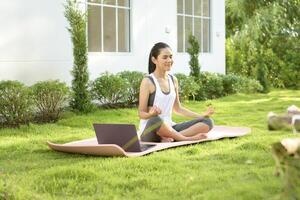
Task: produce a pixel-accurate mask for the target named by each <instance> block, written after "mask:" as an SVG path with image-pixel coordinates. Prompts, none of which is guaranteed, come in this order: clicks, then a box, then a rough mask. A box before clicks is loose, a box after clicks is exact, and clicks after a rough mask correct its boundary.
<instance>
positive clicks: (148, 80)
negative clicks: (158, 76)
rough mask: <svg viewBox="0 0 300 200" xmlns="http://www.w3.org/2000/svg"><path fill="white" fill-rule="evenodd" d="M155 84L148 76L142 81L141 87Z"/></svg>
mask: <svg viewBox="0 0 300 200" xmlns="http://www.w3.org/2000/svg"><path fill="white" fill-rule="evenodd" d="M153 84H154V80H153V78H152V77H151V76H150V75H146V76H144V78H143V79H142V82H141V85H147V86H150V85H153Z"/></svg>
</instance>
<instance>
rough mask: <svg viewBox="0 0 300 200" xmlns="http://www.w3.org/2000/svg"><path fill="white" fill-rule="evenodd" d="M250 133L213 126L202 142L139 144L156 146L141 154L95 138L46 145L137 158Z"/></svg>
mask: <svg viewBox="0 0 300 200" xmlns="http://www.w3.org/2000/svg"><path fill="white" fill-rule="evenodd" d="M250 132H251V129H250V128H247V127H229V126H215V127H214V128H213V129H212V130H211V131H210V132H209V133H208V134H207V138H206V139H202V140H197V141H182V142H167V143H154V142H140V143H141V144H156V146H154V147H152V148H149V149H147V150H145V151H142V152H126V151H124V150H123V149H122V148H121V147H119V146H118V145H115V144H98V142H97V139H96V138H90V139H85V140H79V141H73V142H69V143H65V144H55V143H52V142H50V141H48V142H47V144H48V146H49V147H50V148H51V149H53V150H55V151H61V152H66V153H78V154H87V155H95V156H123V157H138V156H143V155H146V154H150V153H153V152H156V151H161V150H164V149H168V148H172V147H178V146H183V145H189V144H196V143H201V142H207V141H213V140H218V139H221V138H232V137H241V136H244V135H247V134H249V133H250Z"/></svg>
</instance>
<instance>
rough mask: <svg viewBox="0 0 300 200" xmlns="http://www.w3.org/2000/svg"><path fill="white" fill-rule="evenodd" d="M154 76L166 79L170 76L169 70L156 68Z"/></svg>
mask: <svg viewBox="0 0 300 200" xmlns="http://www.w3.org/2000/svg"><path fill="white" fill-rule="evenodd" d="M153 74H154V76H155V77H156V78H162V79H166V78H167V77H168V72H167V71H159V70H155V71H154V72H153Z"/></svg>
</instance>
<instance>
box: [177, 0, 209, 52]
mask: <svg viewBox="0 0 300 200" xmlns="http://www.w3.org/2000/svg"><path fill="white" fill-rule="evenodd" d="M210 22H211V17H210V0H177V50H178V52H186V51H187V49H188V48H189V46H190V45H189V43H188V37H189V35H190V34H193V35H194V36H195V37H196V38H197V39H198V42H199V43H200V48H201V52H210Z"/></svg>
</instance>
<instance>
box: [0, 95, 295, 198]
mask: <svg viewBox="0 0 300 200" xmlns="http://www.w3.org/2000/svg"><path fill="white" fill-rule="evenodd" d="M211 102H212V104H213V106H214V107H215V109H216V114H215V115H214V120H215V123H216V124H217V125H228V126H247V127H251V128H252V133H251V134H250V135H247V136H244V137H241V138H235V139H223V140H219V141H213V142H206V143H201V144H196V145H190V146H184V147H178V148H173V149H169V150H165V151H160V152H156V153H153V154H150V155H147V156H144V157H139V158H117V157H116V158H111V157H110V158H105V157H94V156H85V155H75V154H66V153H60V152H55V151H52V150H50V149H49V148H48V146H47V145H46V141H47V140H51V141H54V142H57V143H64V142H69V141H73V140H79V139H85V138H89V137H93V136H94V131H93V128H92V123H93V122H99V123H111V122H113V123H134V124H135V125H138V122H139V119H138V117H137V109H117V110H99V111H97V112H95V113H92V114H89V115H84V116H76V115H74V114H72V113H67V114H65V116H64V118H63V119H62V120H60V121H59V122H58V123H56V124H45V125H36V124H30V126H22V127H21V128H20V129H2V130H0V199H213V200H215V199H251V200H252V199H276V198H278V195H279V194H280V192H281V187H282V182H281V179H280V178H279V177H276V176H274V169H275V162H274V160H273V157H272V153H271V144H272V143H274V142H277V141H279V140H281V139H283V138H287V137H296V135H294V134H292V131H288V130H286V131H272V132H270V131H268V130H267V124H266V115H267V113H268V112H269V111H274V112H278V113H283V112H285V111H286V108H287V107H288V106H289V105H291V104H296V105H298V106H300V91H291V90H275V91H273V92H271V93H269V94H252V95H245V94H238V95H233V96H228V97H225V98H222V99H218V100H213V101H211ZM184 105H185V106H186V107H188V108H190V109H191V110H193V111H198V112H201V111H203V110H204V108H205V102H186V103H185V104H184ZM181 120H186V119H185V118H182V117H177V116H174V121H181ZM298 137H299V136H298Z"/></svg>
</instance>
